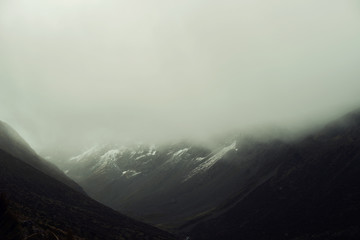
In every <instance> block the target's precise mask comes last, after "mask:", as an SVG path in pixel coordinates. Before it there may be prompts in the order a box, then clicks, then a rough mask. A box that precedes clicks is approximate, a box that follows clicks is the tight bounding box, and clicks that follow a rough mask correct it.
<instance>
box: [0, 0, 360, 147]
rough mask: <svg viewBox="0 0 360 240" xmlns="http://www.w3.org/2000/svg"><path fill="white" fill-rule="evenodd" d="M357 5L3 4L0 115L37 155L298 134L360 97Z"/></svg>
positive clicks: (261, 0)
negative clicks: (266, 130)
mask: <svg viewBox="0 0 360 240" xmlns="http://www.w3.org/2000/svg"><path fill="white" fill-rule="evenodd" d="M359 13H360V7H359V3H358V1H356V0H344V1H328V0H316V1H312V0H305V1H303V0H296V1H291V2H289V1H287V0H280V1H267V0H252V1H249V0H243V1H221V2H219V1H207V0H192V1H190V0H185V1H180V2H171V3H170V2H166V1H161V0H151V1H146V0H138V1H127V0H126V1H112V0H108V1H99V0H91V1H85V0H77V1H73V2H70V1H51V2H49V1H44V0H34V1H31V3H30V2H28V1H25V0H20V1H1V3H0V16H1V17H0V51H1V55H0V63H1V64H0V76H1V80H0V84H1V85H0V108H1V111H0V119H2V120H3V121H6V122H8V123H10V124H11V125H12V126H13V127H15V128H16V129H17V131H19V132H20V133H21V135H22V136H24V137H25V138H26V139H28V141H29V142H30V145H31V146H32V147H34V148H35V149H36V150H37V151H38V152H44V153H48V152H59V151H71V152H72V153H74V152H76V151H78V150H79V149H84V148H89V147H91V146H93V145H94V144H95V143H98V144H102V143H103V142H109V141H112V142H116V143H117V142H135V141H138V142H146V143H153V142H166V141H169V140H178V139H182V138H193V139H202V138H207V137H209V136H212V135H214V134H219V133H220V134H221V133H223V132H224V131H232V130H233V129H237V130H240V131H243V130H244V131H247V130H249V129H252V128H259V127H260V128H262V127H264V126H269V125H270V126H272V125H274V126H275V127H283V128H287V129H291V130H292V131H301V130H303V129H307V128H309V127H313V126H320V125H322V124H325V123H326V122H327V121H329V120H331V119H335V118H337V117H340V116H341V115H343V114H345V113H346V112H348V111H351V110H352V109H354V108H356V107H357V106H358V105H359V104H360V96H359V94H358V93H359V90H360V82H359V80H358V79H359V75H360V73H359V68H358V64H357V63H358V62H360V30H359V29H360V14H359Z"/></svg>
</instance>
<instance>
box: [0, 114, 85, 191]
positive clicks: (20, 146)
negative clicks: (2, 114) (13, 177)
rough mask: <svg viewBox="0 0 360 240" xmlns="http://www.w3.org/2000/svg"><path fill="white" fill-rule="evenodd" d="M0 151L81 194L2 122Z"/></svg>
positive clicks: (78, 187) (0, 124)
mask: <svg viewBox="0 0 360 240" xmlns="http://www.w3.org/2000/svg"><path fill="white" fill-rule="evenodd" d="M0 149H2V150H4V151H6V152H8V153H10V154H11V155H13V156H14V157H17V158H19V159H21V160H23V161H24V162H26V163H28V164H30V165H31V166H33V167H34V168H36V169H38V170H40V171H42V172H44V173H46V174H48V175H49V176H51V177H53V178H55V179H57V180H59V181H61V182H63V183H65V184H66V185H68V186H70V187H72V188H73V189H75V190H77V191H80V192H83V190H82V188H81V187H80V186H79V185H78V184H77V183H75V182H74V181H73V180H72V179H70V178H69V177H67V176H66V175H65V174H64V173H63V172H62V171H61V170H60V169H58V168H57V167H56V166H55V165H54V164H52V163H50V162H48V161H46V160H44V159H42V158H41V157H40V156H38V155H37V154H36V152H35V151H34V150H33V149H32V148H31V147H30V145H29V144H28V143H27V142H26V141H25V140H24V139H23V138H22V137H21V136H20V135H19V134H18V133H17V132H16V131H15V130H14V129H13V128H12V127H10V126H9V125H8V124H6V123H4V122H2V121H0Z"/></svg>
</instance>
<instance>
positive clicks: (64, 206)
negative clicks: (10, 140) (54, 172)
mask: <svg viewBox="0 0 360 240" xmlns="http://www.w3.org/2000/svg"><path fill="white" fill-rule="evenodd" d="M0 166H1V167H0V192H3V193H6V194H7V195H8V196H9V199H10V201H11V202H12V204H11V209H12V211H13V212H14V213H16V214H17V215H18V216H19V217H20V218H21V219H27V220H29V219H30V221H31V222H33V223H34V224H36V225H38V226H40V227H42V228H51V229H60V230H63V231H67V230H72V232H74V234H75V235H77V236H80V237H83V238H86V239H107V240H112V239H174V237H173V236H171V235H170V234H168V233H166V232H163V231H161V230H158V229H156V228H154V227H151V226H149V225H146V224H143V223H141V222H137V221H134V220H132V219H130V218H128V217H126V216H123V215H121V214H119V213H117V212H115V211H114V210H112V209H110V208H108V207H105V206H103V205H101V204H100V203H98V202H96V201H94V200H92V199H90V198H89V197H87V196H86V195H84V194H82V193H79V192H77V191H75V190H73V189H72V188H70V187H68V186H67V185H65V184H63V183H61V182H59V181H57V180H55V179H53V178H51V177H50V176H48V175H46V174H44V173H43V172H41V171H39V170H37V169H35V168H34V167H32V166H30V165H29V164H27V163H25V162H23V161H22V160H20V159H18V158H15V157H13V156H11V155H10V154H8V153H6V152H4V151H2V150H0ZM60 230H59V231H60Z"/></svg>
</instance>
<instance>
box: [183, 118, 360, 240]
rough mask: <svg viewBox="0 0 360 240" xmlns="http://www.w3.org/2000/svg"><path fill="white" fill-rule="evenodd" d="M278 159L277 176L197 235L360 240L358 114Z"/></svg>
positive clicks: (195, 230) (201, 227) (202, 225)
mask: <svg viewBox="0 0 360 240" xmlns="http://www.w3.org/2000/svg"><path fill="white" fill-rule="evenodd" d="M278 161H280V162H281V165H280V167H279V169H278V171H277V173H276V174H275V175H274V176H272V177H271V178H270V179H269V180H267V181H266V182H264V183H263V184H262V185H261V186H259V187H257V188H256V189H255V190H254V191H252V192H251V193H250V194H248V195H245V196H244V194H243V193H241V192H239V195H238V196H237V198H234V199H232V200H233V201H232V202H229V203H228V206H222V207H220V208H218V209H217V211H214V212H221V214H218V215H217V216H216V215H214V217H213V218H211V217H209V218H207V219H206V220H203V221H202V222H200V223H199V224H198V225H197V226H196V227H195V228H193V229H192V231H191V234H190V235H191V236H192V237H193V239H195V240H197V239H230V240H231V239H249V240H250V239H359V236H360V227H359V226H360V218H359V216H360V186H359V182H360V114H359V113H358V112H355V113H352V114H349V115H347V116H345V117H344V118H342V119H340V120H339V121H336V122H333V123H331V124H329V125H328V126H327V127H325V128H324V129H323V130H322V131H320V132H318V134H315V135H312V136H310V137H308V138H306V139H304V140H302V141H300V142H298V143H296V144H294V145H293V146H292V148H291V149H287V150H286V151H284V152H282V153H281V154H279V156H278ZM234 202H235V203H236V204H234ZM231 204H233V205H231ZM229 206H231V207H229ZM224 209H225V210H224Z"/></svg>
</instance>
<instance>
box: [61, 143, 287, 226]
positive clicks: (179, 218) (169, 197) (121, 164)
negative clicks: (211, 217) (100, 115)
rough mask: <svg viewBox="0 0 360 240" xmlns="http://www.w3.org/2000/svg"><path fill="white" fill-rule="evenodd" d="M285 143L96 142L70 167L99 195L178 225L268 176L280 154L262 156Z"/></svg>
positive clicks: (119, 207) (117, 206)
mask: <svg viewBox="0 0 360 240" xmlns="http://www.w3.org/2000/svg"><path fill="white" fill-rule="evenodd" d="M285 146H286V144H285V143H283V142H281V141H278V140H272V141H268V142H261V141H257V140H254V139H251V138H240V137H238V138H236V137H235V138H234V137H233V138H231V139H227V140H226V141H223V142H222V143H221V144H218V145H217V147H208V146H206V145H200V144H194V143H191V142H185V141H184V142H179V143H176V144H169V145H161V146H156V145H146V144H133V145H129V146H117V145H105V146H95V147H92V148H90V149H88V150H87V151H84V152H83V153H81V154H79V155H77V156H74V157H71V158H70V159H69V160H68V162H67V165H66V169H64V170H65V172H66V173H67V175H68V176H69V177H71V178H73V179H75V180H76V181H77V182H78V183H79V184H80V185H81V186H82V187H83V188H84V189H85V191H86V192H87V193H88V194H89V195H90V196H92V197H94V198H95V199H96V200H98V201H100V202H102V203H104V204H106V205H108V206H110V207H112V208H114V209H116V210H119V211H121V212H124V213H127V214H128V215H130V216H132V217H136V218H138V219H142V220H145V221H147V222H149V223H152V224H157V225H159V226H162V227H164V228H167V229H173V228H177V227H179V226H180V225H182V224H184V223H185V222H187V221H188V220H189V219H191V218H193V217H194V216H197V215H201V214H203V213H204V212H206V211H208V210H209V209H212V208H214V207H216V206H217V205H219V204H221V203H222V202H223V201H224V200H225V199H227V198H229V197H231V196H232V195H234V194H235V193H236V191H235V189H237V187H238V186H241V185H242V184H245V183H246V184H247V183H248V181H252V182H254V183H253V184H254V185H256V184H258V182H262V181H264V180H265V179H267V178H268V177H269V176H270V175H271V174H272V172H273V168H275V167H276V159H274V158H272V157H270V158H262V157H260V156H263V155H270V154H271V155H272V156H273V155H274V154H276V152H278V151H279V149H281V148H283V147H285ZM269 165H273V167H272V168H270V170H266V171H264V167H268V166H269ZM269 172H270V173H269ZM255 175H256V176H257V178H256V179H252V177H253V176H255Z"/></svg>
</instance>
